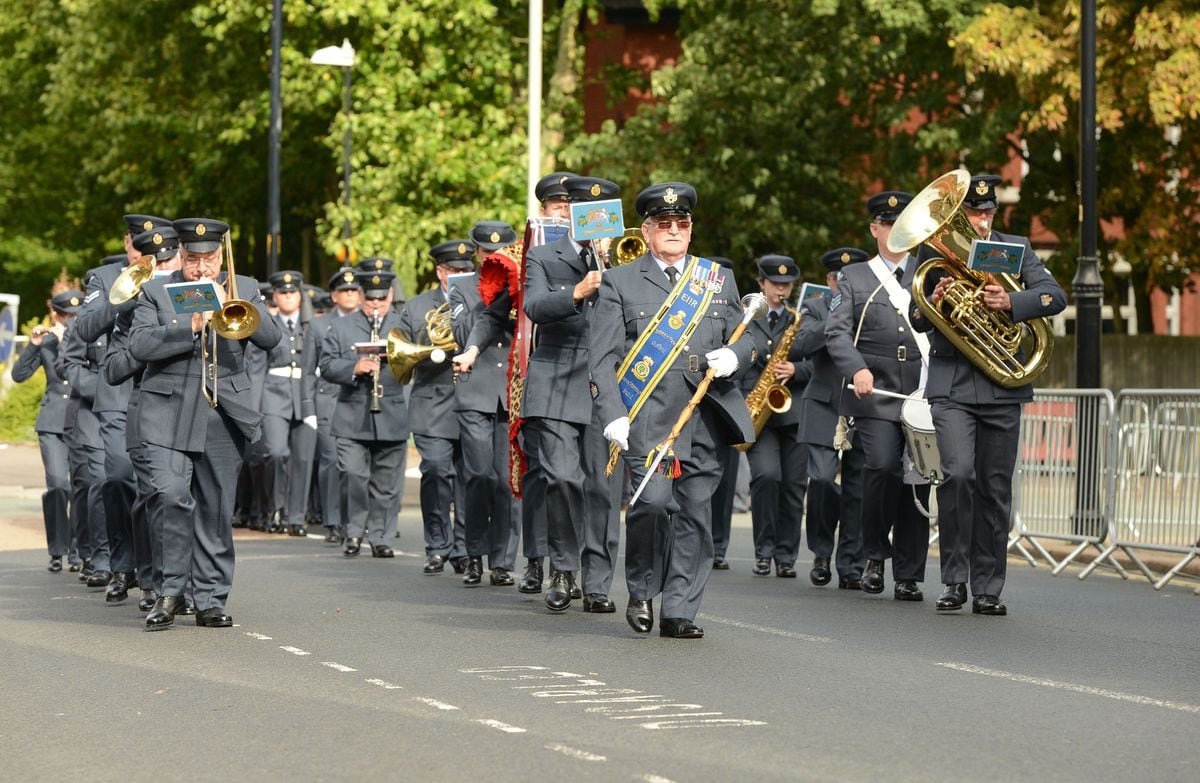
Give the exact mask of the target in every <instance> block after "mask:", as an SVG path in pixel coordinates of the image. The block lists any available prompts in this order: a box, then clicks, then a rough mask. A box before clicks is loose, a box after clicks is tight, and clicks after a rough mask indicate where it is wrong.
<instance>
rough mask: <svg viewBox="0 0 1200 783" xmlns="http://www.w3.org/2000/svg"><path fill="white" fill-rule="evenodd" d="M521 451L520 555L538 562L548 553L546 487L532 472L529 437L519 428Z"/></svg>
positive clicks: (523, 427) (523, 429) (523, 428)
mask: <svg viewBox="0 0 1200 783" xmlns="http://www.w3.org/2000/svg"><path fill="white" fill-rule="evenodd" d="M521 451H523V452H524V453H525V475H524V477H523V478H522V480H521V554H522V555H523V556H524V557H525V558H527V559H529V560H539V559H541V558H543V557H545V556H546V555H547V554H548V553H549V552H550V544H549V542H548V541H547V532H546V529H547V527H548V525H547V522H546V486H545V483H544V482H542V481H541V480H540V478H539V477H538V476H537V474H536V473H535V472H534V471H533V465H532V460H530V459H529V436H528V435H526V434H525V426H524V425H522V426H521Z"/></svg>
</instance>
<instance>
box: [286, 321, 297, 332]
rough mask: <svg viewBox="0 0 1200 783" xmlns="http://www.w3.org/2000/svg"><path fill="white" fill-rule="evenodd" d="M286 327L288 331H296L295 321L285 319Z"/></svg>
mask: <svg viewBox="0 0 1200 783" xmlns="http://www.w3.org/2000/svg"><path fill="white" fill-rule="evenodd" d="M287 328H288V331H289V332H294V331H296V322H295V321H293V320H292V319H291V318H289V319H287Z"/></svg>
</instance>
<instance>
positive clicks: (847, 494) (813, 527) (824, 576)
mask: <svg viewBox="0 0 1200 783" xmlns="http://www.w3.org/2000/svg"><path fill="white" fill-rule="evenodd" d="M866 260H867V254H866V253H865V252H864V251H862V250H859V249H858V248H854V247H839V248H837V249H835V250H830V251H829V252H828V253H825V254H824V255H823V256H821V264H822V265H823V266H824V267H825V284H826V285H827V286H829V289H830V295H829V296H824V295H822V296H811V297H809V298H807V299H805V300H804V301H803V302H801V303H800V330H799V331H798V332H797V333H796V350H797V352H798V353H799V354H800V355H801V356H803V357H805V358H807V359H809V360H810V361H811V362H812V378H810V379H809V381H808V383H807V384H806V385H805V387H804V393H803V394H802V395H801V397H800V401H799V408H800V442H801V443H802V444H805V445H806V446H807V447H808V516H807V525H806V526H807V530H808V548H809V551H811V552H812V553H813V567H812V571H810V572H809V575H808V578H809V580H810V581H811V582H812V583H813V584H814V585H816V586H817V587H821V586H824V585H827V584H829V581H830V579H832V578H833V573H832V571H831V570H830V567H829V566H830V560H831V558H832V557H833V554H834V551H833V549H834V534H835V532H836V535H837V571H838V587H839V588H841V589H843V590H857V589H859V587H860V585H861V579H862V566H863V564H862V558H863V555H862V529H861V527H860V520H859V517H858V514H859V509H860V507H861V499H859V500H854V499H853V498H852V497H851V492H852V490H851V487H854V489H855V490H857V489H860V488H861V487H862V477H861V475H859V474H857V473H853V471H854V466H855V463H856V461H857V462H859V463H861V459H857V458H858V457H859V456H860V455H861V451H856V450H853V449H851V450H848V451H844V452H843V453H842V455H841V456H842V459H841V468H842V484H841V486H839V485H838V483H837V475H838V450H837V448H835V446H834V440H835V437H836V430H837V421H838V405H839V401H840V400H841V398H842V389H843V388H844V387H845V385H846V384H845V380H844V378H843V376H842V373H841V372H840V371H839V370H838V369H837V367H836V366H835V365H834V363H833V359H831V358H830V357H829V351H828V350H826V341H827V338H826V337H825V323H826V321H827V320H828V319H829V308H830V302H831V301H837V284H838V272H840V271H841V270H842V268H843V267H844V266H846V265H847V264H854V263H859V262H862V261H866ZM852 473H853V479H852V478H851V476H852ZM843 499H844V500H846V502H845V503H843V502H842V501H843ZM844 512H853V513H844ZM839 517H840V519H841V524H840V525H839V523H838V520H839Z"/></svg>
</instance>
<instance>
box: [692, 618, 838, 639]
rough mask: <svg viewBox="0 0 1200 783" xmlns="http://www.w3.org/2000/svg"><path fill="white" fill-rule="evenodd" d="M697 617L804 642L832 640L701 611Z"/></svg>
mask: <svg viewBox="0 0 1200 783" xmlns="http://www.w3.org/2000/svg"><path fill="white" fill-rule="evenodd" d="M697 619H700V620H704V621H705V622H710V623H717V624H718V625H731V626H733V627H734V628H742V629H744V630H747V631H758V632H759V633H769V634H772V635H773V636H783V637H785V638H788V639H800V640H801V641H805V642H823V643H827V642H832V641H833V639H830V638H829V637H828V636H814V635H813V634H810V633H798V632H796V631H785V630H784V629H782V628H771V627H770V626H766V625H754V624H752V623H743V622H742V621H741V620H730V619H728V618H725V617H717V616H715V615H711V614H705V613H703V612H702V613H701V614H699V615H697Z"/></svg>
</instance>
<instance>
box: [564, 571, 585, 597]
mask: <svg viewBox="0 0 1200 783" xmlns="http://www.w3.org/2000/svg"><path fill="white" fill-rule="evenodd" d="M567 584H569V585H570V586H571V600H573V601H578V600H579V599H580V598H583V591H582V590H580V589H579V585H578V584H576V583H575V572H574V571H568V572H567Z"/></svg>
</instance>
